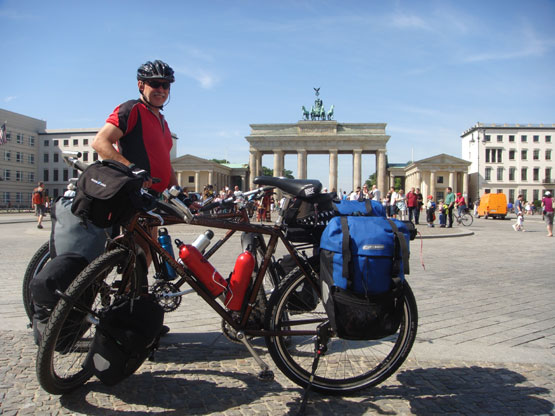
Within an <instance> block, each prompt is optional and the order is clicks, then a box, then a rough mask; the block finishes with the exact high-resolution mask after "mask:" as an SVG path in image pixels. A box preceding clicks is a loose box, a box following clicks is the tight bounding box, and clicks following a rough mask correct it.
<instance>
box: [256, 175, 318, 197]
mask: <svg viewBox="0 0 555 416" xmlns="http://www.w3.org/2000/svg"><path fill="white" fill-rule="evenodd" d="M254 183H255V184H256V185H263V186H264V185H266V186H275V187H276V188H279V189H281V190H282V191H283V192H285V193H288V194H291V195H293V196H294V197H296V198H300V199H306V200H310V199H312V198H314V197H315V196H317V195H318V194H320V192H321V191H322V183H321V182H320V181H319V180H317V179H288V178H283V177H275V176H257V177H256V178H254Z"/></svg>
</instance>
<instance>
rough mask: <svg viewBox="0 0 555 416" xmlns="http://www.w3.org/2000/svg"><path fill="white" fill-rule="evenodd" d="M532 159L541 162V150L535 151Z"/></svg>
mask: <svg viewBox="0 0 555 416" xmlns="http://www.w3.org/2000/svg"><path fill="white" fill-rule="evenodd" d="M532 158H533V159H534V160H540V151H539V149H534V153H533V154H532Z"/></svg>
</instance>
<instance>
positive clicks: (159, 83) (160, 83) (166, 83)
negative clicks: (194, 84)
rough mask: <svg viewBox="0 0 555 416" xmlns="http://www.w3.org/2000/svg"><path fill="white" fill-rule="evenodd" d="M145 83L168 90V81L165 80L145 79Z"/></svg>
mask: <svg viewBox="0 0 555 416" xmlns="http://www.w3.org/2000/svg"><path fill="white" fill-rule="evenodd" d="M146 83H147V84H148V85H149V86H150V87H151V88H154V89H156V88H160V87H162V88H163V89H165V90H169V89H170V83H169V82H167V81H164V82H160V81H146Z"/></svg>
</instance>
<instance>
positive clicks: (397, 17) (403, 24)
mask: <svg viewBox="0 0 555 416" xmlns="http://www.w3.org/2000/svg"><path fill="white" fill-rule="evenodd" d="M391 23H392V25H393V26H395V27H397V28H401V29H412V28H414V29H425V30H430V26H429V25H428V23H427V22H426V21H425V20H424V19H422V18H421V17H419V16H416V15H408V14H405V13H396V14H394V15H393V16H392V17H391Z"/></svg>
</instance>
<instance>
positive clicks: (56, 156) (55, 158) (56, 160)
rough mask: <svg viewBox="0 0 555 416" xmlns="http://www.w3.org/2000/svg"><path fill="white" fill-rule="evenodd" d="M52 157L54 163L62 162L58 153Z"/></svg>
mask: <svg viewBox="0 0 555 416" xmlns="http://www.w3.org/2000/svg"><path fill="white" fill-rule="evenodd" d="M52 156H53V157H54V163H58V161H59V160H60V155H59V154H58V153H54V154H53V155H52Z"/></svg>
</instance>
